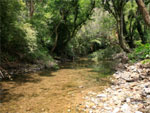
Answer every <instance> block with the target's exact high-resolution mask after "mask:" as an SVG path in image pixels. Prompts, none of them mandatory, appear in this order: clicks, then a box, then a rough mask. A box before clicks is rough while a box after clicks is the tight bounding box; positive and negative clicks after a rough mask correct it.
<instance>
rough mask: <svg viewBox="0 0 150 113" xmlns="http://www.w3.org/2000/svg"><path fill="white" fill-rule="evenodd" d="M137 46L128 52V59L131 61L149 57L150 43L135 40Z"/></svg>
mask: <svg viewBox="0 0 150 113" xmlns="http://www.w3.org/2000/svg"><path fill="white" fill-rule="evenodd" d="M136 44H137V47H136V48H135V49H134V50H133V52H132V53H130V54H129V59H130V60H131V61H133V62H134V61H139V60H144V59H147V58H150V44H149V43H147V44H141V43H140V42H137V43H136Z"/></svg>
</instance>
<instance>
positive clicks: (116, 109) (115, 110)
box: [112, 108, 120, 113]
mask: <svg viewBox="0 0 150 113" xmlns="http://www.w3.org/2000/svg"><path fill="white" fill-rule="evenodd" d="M119 110H120V109H119V108H115V109H114V110H113V112H112V113H118V112H119Z"/></svg>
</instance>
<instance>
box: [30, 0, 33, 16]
mask: <svg viewBox="0 0 150 113" xmlns="http://www.w3.org/2000/svg"><path fill="white" fill-rule="evenodd" d="M33 13H34V3H33V0H30V17H32V16H33Z"/></svg>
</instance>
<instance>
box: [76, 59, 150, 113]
mask: <svg viewBox="0 0 150 113" xmlns="http://www.w3.org/2000/svg"><path fill="white" fill-rule="evenodd" d="M113 76H114V79H113V80H112V82H113V85H112V86H111V87H110V88H107V89H105V90H104V91H103V92H99V93H95V92H89V93H88V94H87V95H86V96H85V97H83V98H84V99H85V101H84V102H83V103H81V104H80V105H79V106H78V109H79V111H81V112H86V113H150V64H143V63H141V62H138V63H136V64H134V65H131V66H130V65H129V64H126V65H124V69H122V70H120V69H119V70H118V71H117V72H116V73H115V74H113Z"/></svg>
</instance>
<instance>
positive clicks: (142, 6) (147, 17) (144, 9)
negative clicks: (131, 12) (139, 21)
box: [136, 0, 150, 27]
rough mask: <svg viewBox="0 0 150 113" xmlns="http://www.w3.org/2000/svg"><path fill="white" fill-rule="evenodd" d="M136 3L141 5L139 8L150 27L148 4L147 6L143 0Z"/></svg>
mask: <svg viewBox="0 0 150 113" xmlns="http://www.w3.org/2000/svg"><path fill="white" fill-rule="evenodd" d="M136 3H137V5H138V7H139V10H140V12H141V14H142V16H143V19H144V21H145V23H146V25H147V26H149V27H150V15H149V13H148V10H147V9H146V6H145V4H144V2H143V0H136Z"/></svg>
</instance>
